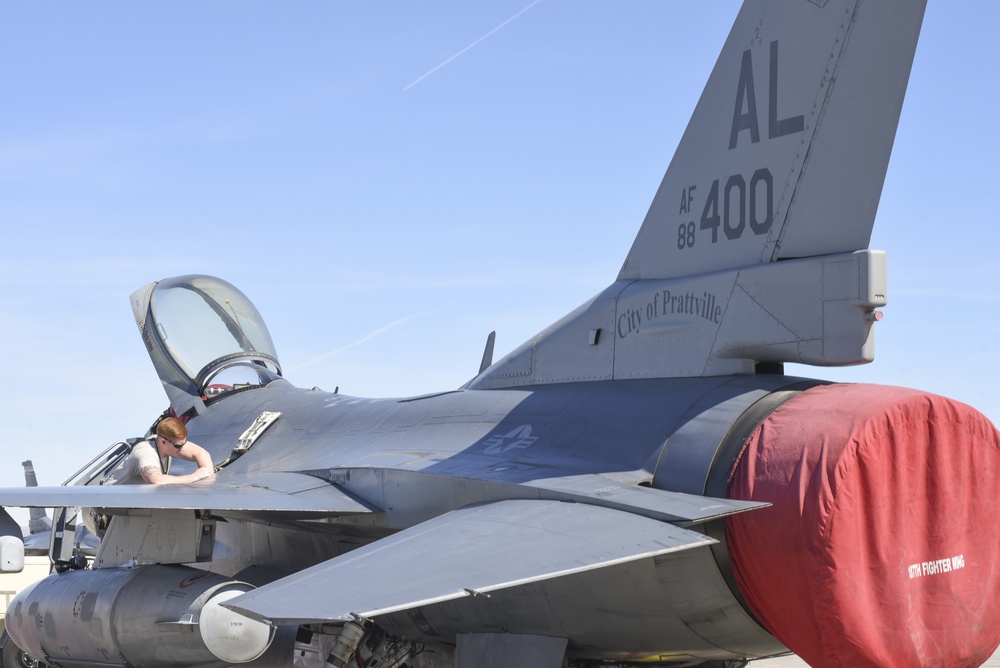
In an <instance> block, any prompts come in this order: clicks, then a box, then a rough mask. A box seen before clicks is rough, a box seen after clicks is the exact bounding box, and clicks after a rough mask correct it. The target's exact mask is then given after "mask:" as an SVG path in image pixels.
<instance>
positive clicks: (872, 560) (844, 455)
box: [726, 385, 1000, 668]
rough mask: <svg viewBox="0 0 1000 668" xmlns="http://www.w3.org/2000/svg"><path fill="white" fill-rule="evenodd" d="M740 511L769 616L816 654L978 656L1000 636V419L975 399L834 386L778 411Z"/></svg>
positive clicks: (742, 486) (858, 662) (806, 655)
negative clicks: (749, 507)
mask: <svg viewBox="0 0 1000 668" xmlns="http://www.w3.org/2000/svg"><path fill="white" fill-rule="evenodd" d="M729 496H730V498H734V499H746V500H753V501H768V502H770V503H772V504H773V506H772V507H770V508H766V509H763V510H756V511H752V512H747V513H741V514H739V515H737V516H734V517H732V518H730V519H729V520H727V526H726V535H727V540H728V544H729V550H730V555H731V557H732V563H733V572H734V575H735V577H736V581H737V584H738V586H739V588H740V591H741V592H742V594H743V596H744V598H745V599H746V602H747V604H748V606H749V607H750V609H751V611H752V612H753V614H754V615H756V617H757V619H758V620H760V622H761V623H762V624H763V625H764V626H765V627H766V628H767V629H768V630H769V631H770V632H771V633H772V634H773V635H774V636H775V637H776V638H778V640H780V641H781V642H782V643H784V644H785V645H786V646H787V647H788V648H789V649H791V650H793V651H794V652H796V653H797V654H798V655H799V656H800V657H801V658H802V659H803V660H805V661H806V662H808V663H809V664H810V665H813V666H850V667H851V668H859V667H863V666H886V667H890V666H891V667H897V666H979V665H981V664H982V663H983V662H984V661H986V659H987V658H989V656H990V655H991V654H992V653H993V651H994V649H996V647H997V644H998V643H1000V604H998V601H1000V568H998V567H1000V560H998V556H1000V539H998V523H1000V513H998V510H1000V434H998V432H997V430H996V429H995V428H994V427H993V425H992V423H990V421H989V420H988V419H987V418H986V417H984V416H983V415H982V414H980V413H979V412H977V411H976V410H974V409H973V408H971V407H969V406H966V405H965V404H961V403H958V402H955V401H952V400H950V399H945V398H944V397H939V396H935V395H932V394H927V393H924V392H918V391H916V390H908V389H903V388H897V387H884V386H877V385H826V386H820V387H815V388H812V389H809V390H807V391H805V392H803V393H802V394H800V395H798V396H797V397H795V398H793V399H791V400H790V401H788V402H786V403H785V404H783V405H782V406H781V407H779V408H778V409H777V410H775V411H774V413H772V414H771V415H770V416H768V417H767V418H766V419H765V420H764V421H763V422H762V423H761V424H760V425H759V426H758V428H757V429H756V430H755V431H754V433H753V434H752V435H751V437H750V438H749V439H748V441H747V443H746V445H745V447H744V449H743V452H742V453H741V454H740V457H739V459H738V460H737V464H736V467H735V470H734V471H733V475H732V478H731V480H730V485H729Z"/></svg>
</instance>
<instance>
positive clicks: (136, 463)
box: [104, 436, 170, 485]
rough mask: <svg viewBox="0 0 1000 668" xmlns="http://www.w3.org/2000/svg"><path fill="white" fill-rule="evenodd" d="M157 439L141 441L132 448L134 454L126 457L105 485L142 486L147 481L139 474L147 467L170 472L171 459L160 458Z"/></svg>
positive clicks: (109, 476)
mask: <svg viewBox="0 0 1000 668" xmlns="http://www.w3.org/2000/svg"><path fill="white" fill-rule="evenodd" d="M155 438H156V437H155V436H153V437H152V438H150V439H148V440H145V441H139V442H138V443H136V444H135V445H134V446H132V454H130V455H128V456H127V457H125V459H123V460H122V462H121V463H120V464H119V465H118V466H117V467H115V470H114V471H112V472H111V473H110V474H109V475H108V477H107V479H106V480H105V481H104V484H105V485H142V484H145V483H146V481H145V480H144V479H143V477H142V475H140V474H139V471H141V470H142V469H143V468H145V467H146V466H159V467H160V472H161V473H169V472H170V457H160V456H159V454H158V453H157V452H156V445H155V444H154V442H153V439H155Z"/></svg>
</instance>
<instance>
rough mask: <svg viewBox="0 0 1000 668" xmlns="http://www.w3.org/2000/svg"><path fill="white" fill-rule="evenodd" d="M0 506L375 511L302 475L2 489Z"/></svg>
mask: <svg viewBox="0 0 1000 668" xmlns="http://www.w3.org/2000/svg"><path fill="white" fill-rule="evenodd" d="M0 505H2V506H21V507H26V508H68V507H77V506H80V507H88V508H107V509H115V508H154V509H156V508H162V509H180V510H214V511H220V512H222V511H243V512H291V513H309V514H312V513H316V514H323V515H344V514H353V513H370V512H373V511H375V510H377V509H376V508H373V507H371V506H369V505H367V504H364V503H362V502H360V501H358V500H357V499H355V498H354V497H352V496H349V495H348V494H347V493H345V492H344V491H343V490H341V489H339V488H338V487H337V486H336V485H334V484H331V483H329V482H326V481H325V480H319V479H318V478H314V477H313V476H310V475H306V474H303V473H282V472H268V473H263V472H262V473H255V474H253V475H248V476H227V477H226V478H225V479H224V481H223V480H219V479H218V478H216V479H214V480H206V481H202V482H197V483H192V484H188V485H105V486H96V485H95V486H60V487H8V488H0Z"/></svg>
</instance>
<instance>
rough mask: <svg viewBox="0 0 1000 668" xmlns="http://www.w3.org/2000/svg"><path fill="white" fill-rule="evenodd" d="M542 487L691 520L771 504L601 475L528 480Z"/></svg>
mask: <svg viewBox="0 0 1000 668" xmlns="http://www.w3.org/2000/svg"><path fill="white" fill-rule="evenodd" d="M528 484H529V485H531V486H532V487H537V488H540V489H542V490H544V491H543V493H542V498H547V497H548V494H547V492H554V493H555V494H556V495H558V496H564V497H565V496H570V497H574V498H576V499H579V500H580V501H582V502H585V503H590V504H595V505H600V506H603V507H605V508H613V509H615V510H625V511H627V512H630V513H634V514H638V515H644V516H646V517H650V518H653V519H657V520H662V521H664V522H682V523H685V524H694V523H698V522H708V521H709V520H714V519H719V518H721V517H726V516H728V515H732V514H734V513H742V512H744V511H747V510H753V509H754V508H765V507H767V506H769V505H771V504H769V503H761V502H758V501H739V500H735V499H718V498H714V497H710V496H698V495H697V494H684V493H683V492H669V491H666V490H662V489H655V488H652V487H639V486H638V485H628V484H625V483H620V482H615V481H614V480H610V479H608V478H606V477H604V476H601V475H579V476H571V477H565V478H552V479H550V480H537V481H533V482H531V483H528Z"/></svg>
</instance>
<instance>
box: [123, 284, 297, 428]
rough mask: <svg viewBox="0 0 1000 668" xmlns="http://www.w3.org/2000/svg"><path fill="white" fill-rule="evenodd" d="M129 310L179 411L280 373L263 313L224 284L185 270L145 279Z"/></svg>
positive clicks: (228, 285)
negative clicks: (150, 280) (147, 281)
mask: <svg viewBox="0 0 1000 668" xmlns="http://www.w3.org/2000/svg"><path fill="white" fill-rule="evenodd" d="M132 310H133V314H134V315H135V318H136V324H138V325H139V331H140V332H141V334H142V338H143V342H144V343H145V345H146V349H147V351H148V352H149V355H150V358H151V359H152V361H153V365H154V366H155V367H156V370H157V373H158V374H159V376H160V380H161V381H162V382H163V386H164V389H166V391H167V395H168V397H169V398H170V402H171V405H172V406H173V407H174V410H175V411H176V412H177V413H178V414H182V413H184V412H188V411H190V410H192V409H193V410H194V412H195V413H197V412H199V411H198V409H199V407H200V405H204V404H205V403H210V402H211V401H212V400H214V399H217V398H219V397H221V396H224V395H226V394H229V393H231V392H236V391H241V390H247V389H251V388H255V387H261V386H263V385H267V384H268V383H270V382H272V381H273V380H275V379H277V378H279V377H280V376H281V365H280V364H279V362H278V357H277V353H276V352H275V350H274V343H273V342H272V341H271V335H270V334H269V333H268V331H267V326H266V325H265V324H264V320H263V318H261V316H260V313H259V312H258V311H257V309H256V308H255V307H254V305H253V304H252V303H251V302H250V300H249V299H247V297H246V296H245V295H244V294H243V293H242V292H240V291H239V290H238V289H237V288H236V287H234V286H233V285H231V284H229V283H227V282H226V281H223V280H221V279H219V278H214V277H212V276H201V275H189V276H180V277H177V278H170V279H165V280H162V281H158V282H156V283H151V284H150V285H147V286H145V287H144V288H141V289H140V290H138V291H136V292H135V293H133V295H132Z"/></svg>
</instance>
